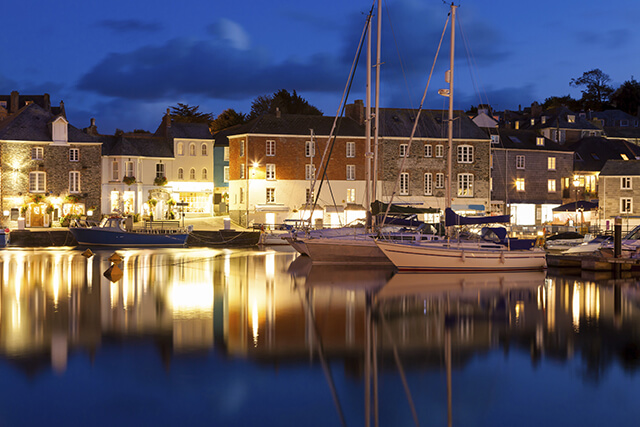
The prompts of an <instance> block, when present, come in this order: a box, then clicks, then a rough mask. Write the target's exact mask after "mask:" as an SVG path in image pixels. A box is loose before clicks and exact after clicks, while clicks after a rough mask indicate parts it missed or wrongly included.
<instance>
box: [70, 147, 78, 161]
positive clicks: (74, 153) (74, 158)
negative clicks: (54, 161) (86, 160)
mask: <svg viewBox="0 0 640 427" xmlns="http://www.w3.org/2000/svg"><path fill="white" fill-rule="evenodd" d="M69 161H70V162H79V161H80V149H79V148H69Z"/></svg>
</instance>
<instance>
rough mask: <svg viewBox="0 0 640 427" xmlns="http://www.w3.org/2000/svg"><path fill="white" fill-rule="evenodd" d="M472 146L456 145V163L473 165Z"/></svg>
mask: <svg viewBox="0 0 640 427" xmlns="http://www.w3.org/2000/svg"><path fill="white" fill-rule="evenodd" d="M473 148H474V147H473V145H470V144H461V145H458V150H457V154H458V163H461V164H471V163H473V154H474V153H473Z"/></svg>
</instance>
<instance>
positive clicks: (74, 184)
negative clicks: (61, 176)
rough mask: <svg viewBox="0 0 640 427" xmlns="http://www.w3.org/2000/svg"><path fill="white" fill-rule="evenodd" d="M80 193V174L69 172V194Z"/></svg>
mask: <svg viewBox="0 0 640 427" xmlns="http://www.w3.org/2000/svg"><path fill="white" fill-rule="evenodd" d="M79 192H80V172H78V171H71V172H69V193H79Z"/></svg>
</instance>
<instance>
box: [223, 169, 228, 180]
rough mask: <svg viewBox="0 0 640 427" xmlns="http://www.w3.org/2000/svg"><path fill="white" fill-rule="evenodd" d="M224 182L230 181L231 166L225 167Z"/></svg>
mask: <svg viewBox="0 0 640 427" xmlns="http://www.w3.org/2000/svg"><path fill="white" fill-rule="evenodd" d="M223 180H224V182H229V166H225V167H224V177H223Z"/></svg>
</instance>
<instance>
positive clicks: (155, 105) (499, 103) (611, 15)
mask: <svg viewBox="0 0 640 427" xmlns="http://www.w3.org/2000/svg"><path fill="white" fill-rule="evenodd" d="M371 4H372V3H371V2H369V1H361V0H357V1H353V0H350V1H344V0H323V1H321V2H310V1H300V0H279V1H277V2H264V1H256V0H245V1H224V2H223V1H217V2H212V1H209V2H206V1H202V0H185V1H182V2H175V1H171V2H170V1H166V0H153V1H151V0H135V1H130V0H112V1H109V2H104V1H95V0H84V1H80V0H59V1H56V2H50V1H44V0H26V1H13V2H6V4H3V7H2V17H3V20H2V21H3V23H2V28H3V30H2V37H1V38H0V54H1V57H2V59H3V61H2V65H3V66H2V67H0V93H2V94H8V93H10V92H11V91H12V90H18V91H19V92H20V93H22V94H42V93H45V92H46V93H49V94H51V100H52V103H53V104H57V103H59V101H60V100H63V101H64V102H65V106H66V110H67V116H68V118H69V120H70V121H71V124H73V125H74V126H76V127H80V128H82V127H86V126H88V125H89V120H90V118H91V117H95V118H96V121H97V125H98V130H99V131H100V132H101V133H113V132H114V131H115V129H116V128H120V129H123V130H125V131H131V130H133V129H145V130H150V131H154V130H155V129H156V127H157V126H158V124H159V123H160V120H161V117H162V115H163V113H164V112H165V110H166V109H167V108H168V107H169V106H172V105H176V104H177V103H178V102H181V103H186V104H189V105H199V106H200V110H201V111H204V112H211V113H213V114H214V115H218V114H219V113H221V112H222V111H223V110H225V109H227V108H234V109H235V110H236V111H241V112H243V113H248V112H249V111H250V109H251V101H252V100H253V99H254V98H255V97H257V96H260V95H267V94H271V93H273V92H275V91H277V90H279V89H287V90H289V91H290V92H291V91H293V90H296V91H297V92H298V94H299V95H301V96H302V97H304V98H305V99H307V100H308V101H309V102H310V103H311V104H312V105H315V106H317V107H318V108H320V109H321V110H322V111H323V112H324V114H325V115H334V114H335V113H336V111H337V109H338V106H339V101H340V96H341V94H342V91H343V89H344V86H345V83H346V80H347V76H348V72H349V68H350V66H351V62H352V61H353V57H354V55H355V52H356V47H357V43H358V40H359V38H360V34H361V32H362V28H363V25H364V20H365V15H366V13H367V12H368V11H369V9H370V8H371ZM456 4H459V6H460V7H459V9H458V23H457V29H458V30H459V31H457V39H456V55H457V57H458V59H457V62H456V80H455V82H456V91H455V100H456V108H463V109H467V108H469V107H470V106H471V105H477V104H478V103H481V102H482V103H489V104H491V105H492V106H493V107H494V108H496V109H498V110H504V109H512V110H514V109H518V106H519V105H522V107H525V106H529V105H530V104H531V102H533V101H538V102H543V101H544V100H545V98H547V97H549V96H563V95H567V94H569V95H571V96H573V97H574V98H579V97H580V90H579V89H576V88H572V87H570V86H569V81H570V80H571V79H572V78H576V77H580V76H581V75H582V73H583V72H585V71H589V70H592V69H594V68H600V69H601V70H602V71H604V72H605V73H607V74H608V75H609V76H610V77H611V79H612V82H611V84H612V86H614V88H615V87H617V86H618V85H620V84H621V83H623V82H624V81H625V80H629V79H630V78H631V77H635V78H636V79H638V74H639V73H638V70H640V55H638V52H637V50H638V49H639V46H640V34H639V32H638V30H637V19H638V17H639V16H640V2H637V1H634V0H611V1H608V2H601V1H595V0H586V1H582V2H565V1H557V0H555V1H552V0H540V1H537V2H520V1H505V0H492V1H490V2H478V1H475V2H474V1H466V0H462V1H460V2H459V3H456ZM448 12H449V7H448V4H445V3H444V2H443V1H442V0H389V1H386V2H383V21H384V24H383V30H382V34H383V54H382V61H383V62H384V65H383V68H382V87H381V92H380V93H381V106H382V107H406V108H411V107H416V106H417V105H419V101H420V98H421V97H422V93H423V91H424V88H425V85H426V81H427V77H428V75H429V70H430V68H431V64H432V62H433V60H434V56H435V50H436V47H437V45H438V42H439V39H440V36H441V33H442V30H443V27H444V24H445V21H446V18H447V14H448ZM446 40H448V37H447V38H446ZM447 52H448V42H447V43H445V45H443V47H442V52H441V54H440V59H439V60H438V66H437V68H436V72H435V74H434V77H433V78H432V83H431V85H430V89H429V93H430V94H435V92H436V91H437V89H439V88H441V87H445V83H444V76H443V70H444V69H445V68H446V67H447V64H448V59H447V55H448V53H447ZM400 61H402V65H401V63H400ZM361 62H362V65H363V66H362V67H361V68H360V75H361V74H362V73H363V72H364V54H363V56H362V61H361ZM363 98H364V84H363V78H359V79H358V80H356V82H355V83H354V86H353V89H352V92H351V95H350V97H349V100H350V101H353V100H354V99H363ZM425 107H426V108H443V107H444V98H442V97H440V98H438V97H437V95H430V96H429V98H428V101H427V104H426V105H425Z"/></svg>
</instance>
